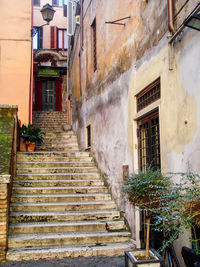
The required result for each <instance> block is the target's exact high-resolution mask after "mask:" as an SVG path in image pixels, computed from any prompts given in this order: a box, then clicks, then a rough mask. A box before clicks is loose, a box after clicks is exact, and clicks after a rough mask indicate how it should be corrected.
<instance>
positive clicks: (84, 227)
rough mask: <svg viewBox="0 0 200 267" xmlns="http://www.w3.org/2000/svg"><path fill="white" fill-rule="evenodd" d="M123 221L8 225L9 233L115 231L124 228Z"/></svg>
mask: <svg viewBox="0 0 200 267" xmlns="http://www.w3.org/2000/svg"><path fill="white" fill-rule="evenodd" d="M125 228H126V227H125V225H124V221H122V220H119V221H79V222H75V221H71V222H58V223H57V222H38V223H16V224H10V225H9V234H10V235H11V234H29V233H30V234H33V233H60V232H86V231H88V232H89V231H106V230H108V231H114V230H115V231H117V230H123V229H125Z"/></svg>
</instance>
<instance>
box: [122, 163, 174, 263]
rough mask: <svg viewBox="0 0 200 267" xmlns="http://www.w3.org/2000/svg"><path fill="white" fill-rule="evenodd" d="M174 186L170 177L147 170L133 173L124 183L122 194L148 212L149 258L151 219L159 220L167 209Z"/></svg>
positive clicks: (147, 240) (147, 249)
mask: <svg viewBox="0 0 200 267" xmlns="http://www.w3.org/2000/svg"><path fill="white" fill-rule="evenodd" d="M171 188H172V184H171V181H170V177H169V176H163V175H162V173H161V171H160V170H153V169H152V168H147V170H146V172H142V171H139V172H138V173H133V174H131V175H130V176H129V177H127V179H126V180H125V181H124V183H123V186H122V192H123V194H125V195H126V196H127V197H128V199H129V200H130V201H131V202H132V203H133V204H134V205H135V206H138V207H139V209H140V210H144V211H145V212H146V218H147V219H146V224H147V236H146V253H145V256H146V258H148V256H149V235H150V224H151V219H152V218H153V217H154V219H155V218H157V214H160V212H161V210H163V209H164V210H165V209H167V205H168V199H170V198H171V197H172V195H171Z"/></svg>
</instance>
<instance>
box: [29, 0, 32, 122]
mask: <svg viewBox="0 0 200 267" xmlns="http://www.w3.org/2000/svg"><path fill="white" fill-rule="evenodd" d="M32 28H33V0H32V1H31V29H32ZM32 112H33V40H32V36H31V68H30V98H29V122H30V123H32V121H33V115H32Z"/></svg>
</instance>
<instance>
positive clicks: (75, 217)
mask: <svg viewBox="0 0 200 267" xmlns="http://www.w3.org/2000/svg"><path fill="white" fill-rule="evenodd" d="M117 219H118V220H119V219H120V213H119V211H117V210H96V211H94V210H88V211H65V212H11V213H10V217H9V222H10V223H22V222H67V221H91V220H95V221H97V220H100V221H104V220H117Z"/></svg>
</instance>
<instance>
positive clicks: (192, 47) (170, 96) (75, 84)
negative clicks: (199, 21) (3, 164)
mask: <svg viewBox="0 0 200 267" xmlns="http://www.w3.org/2000/svg"><path fill="white" fill-rule="evenodd" d="M89 2H90V1H89V0H85V1H84V3H85V4H86V8H87V5H88V4H89ZM120 2H121V1H118V0H117V1H115V3H114V2H113V1H109V3H108V1H106V0H105V1H101V5H98V4H99V1H95V0H93V1H92V3H91V5H90V7H89V8H88V13H87V15H86V19H85V23H84V45H83V50H82V51H81V50H80V45H79V39H78V36H76V37H75V45H74V47H75V48H76V49H75V50H73V51H72V56H71V59H70V64H71V65H70V66H71V69H70V88H71V91H72V93H73V96H74V99H73V104H72V119H73V120H72V121H73V124H72V125H73V129H74V130H75V131H76V132H77V133H78V141H79V144H80V146H81V147H82V148H86V141H85V140H86V126H87V125H88V124H91V129H92V152H93V153H94V155H95V157H96V160H97V162H98V166H99V167H100V169H101V170H102V172H103V173H105V175H106V176H105V177H106V179H107V183H108V185H109V188H110V190H111V192H112V194H113V197H114V198H115V200H116V202H117V203H118V205H119V207H120V208H121V210H123V211H124V212H125V216H126V218H127V220H128V222H129V225H130V227H131V230H132V233H133V238H134V239H136V241H138V239H139V238H138V237H139V231H138V230H139V229H138V224H137V223H136V217H135V213H134V210H133V208H132V207H131V205H129V204H127V205H125V204H124V202H123V201H122V200H121V194H120V188H121V183H122V179H123V173H122V167H123V165H129V168H130V172H132V171H137V170H138V149H137V148H138V141H137V119H138V118H140V117H141V116H143V115H146V114H148V112H150V111H152V110H154V109H155V108H158V110H159V120H160V149H161V168H162V170H163V172H179V171H182V172H186V171H187V170H188V169H189V168H190V170H192V171H193V172H198V173H199V172H200V167H199V166H200V165H199V158H200V141H199V140H200V108H199V104H198V103H199V102H200V85H199V84H200V68H199V55H200V46H199V42H200V36H199V32H198V31H195V30H192V29H189V28H185V30H184V33H183V34H182V35H181V36H180V38H179V40H176V41H175V42H174V44H173V53H174V54H173V57H172V65H173V69H172V70H170V69H169V66H170V64H169V46H168V38H167V37H168V29H167V1H148V3H147V4H145V1H134V0H130V1H127V2H126V4H124V5H120ZM183 2H184V3H185V1H182V0H181V1H180V0H176V1H175V3H176V5H175V6H176V7H175V13H176V12H178V11H179V9H180V7H181V6H182V4H183ZM181 3H182V4H181ZM196 3H197V1H192V3H191V2H188V6H187V5H186V6H185V8H184V9H182V11H181V13H182V14H181V13H180V16H181V17H182V18H186V17H187V15H188V10H192V9H193V8H194V7H195V5H196ZM128 15H131V19H130V20H129V21H127V23H126V26H125V27H123V26H117V25H111V24H108V25H106V24H105V21H108V20H114V19H118V18H121V17H125V16H128ZM95 16H96V21H97V62H98V63H97V64H98V67H97V70H96V71H95V72H94V71H93V70H92V58H91V56H92V53H91V27H90V26H91V23H92V20H93V19H94V17H95ZM180 23H182V22H181V20H180V18H179V17H177V21H176V25H175V27H177V26H178V25H180ZM79 30H80V29H78V31H79ZM78 31H77V32H78ZM77 39H78V40H77ZM79 52H80V55H81V70H82V71H81V75H82V80H81V87H82V88H81V89H82V95H81V94H80V93H79V92H80V82H79V75H78V73H79V68H80V67H79V57H78V54H79ZM157 78H160V81H161V98H160V99H159V100H157V101H155V102H154V103H152V104H150V105H149V106H147V107H146V108H144V109H143V110H142V111H140V112H137V111H136V95H137V94H138V93H139V92H141V91H142V90H143V89H144V88H145V87H147V86H148V85H149V84H151V83H152V82H153V81H155V80H156V79H157ZM188 242H189V239H188V238H186V236H185V237H184V239H182V240H181V241H180V240H179V241H178V243H177V246H176V247H177V253H178V255H179V259H180V260H181V266H184V264H183V262H182V257H181V255H180V249H181V247H182V245H187V246H189V243H188ZM138 244H139V242H137V245H138Z"/></svg>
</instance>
